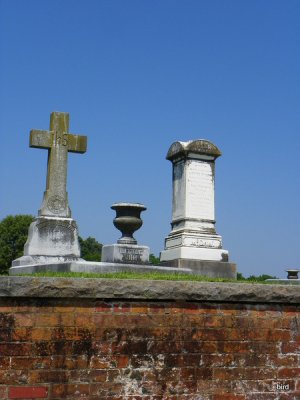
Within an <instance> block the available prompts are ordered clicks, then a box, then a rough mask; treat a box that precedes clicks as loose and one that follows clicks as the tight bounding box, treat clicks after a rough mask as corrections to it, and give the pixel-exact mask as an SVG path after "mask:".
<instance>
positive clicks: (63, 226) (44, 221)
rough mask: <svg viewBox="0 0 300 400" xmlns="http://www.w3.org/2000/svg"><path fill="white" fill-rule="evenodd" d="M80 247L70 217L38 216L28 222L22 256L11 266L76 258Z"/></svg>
mask: <svg viewBox="0 0 300 400" xmlns="http://www.w3.org/2000/svg"><path fill="white" fill-rule="evenodd" d="M79 257H80V247H79V242H78V229H77V224H76V221H74V220H73V219H72V218H52V217H38V218H36V220H35V221H33V222H32V223H31V224H30V227H29V232H28V238H27V241H26V243H25V246H24V256H23V257H20V258H17V259H16V260H14V261H13V262H12V266H13V267H15V266H19V265H28V264H35V263H42V264H45V263H49V262H64V261H71V260H78V259H79Z"/></svg>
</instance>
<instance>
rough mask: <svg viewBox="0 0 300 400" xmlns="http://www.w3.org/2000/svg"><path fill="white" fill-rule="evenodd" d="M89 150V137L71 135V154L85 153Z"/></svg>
mask: <svg viewBox="0 0 300 400" xmlns="http://www.w3.org/2000/svg"><path fill="white" fill-rule="evenodd" d="M86 148H87V137H86V136H82V135H73V134H69V137H68V151H70V152H71V153H85V152H86Z"/></svg>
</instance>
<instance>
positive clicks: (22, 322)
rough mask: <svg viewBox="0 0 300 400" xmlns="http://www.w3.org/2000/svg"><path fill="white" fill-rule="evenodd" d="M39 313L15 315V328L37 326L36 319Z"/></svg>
mask: <svg viewBox="0 0 300 400" xmlns="http://www.w3.org/2000/svg"><path fill="white" fill-rule="evenodd" d="M36 315H37V313H24V314H23V313H20V314H15V315H14V318H15V326H16V327H17V326H20V327H24V326H34V325H35V318H36Z"/></svg>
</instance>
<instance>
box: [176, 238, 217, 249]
mask: <svg viewBox="0 0 300 400" xmlns="http://www.w3.org/2000/svg"><path fill="white" fill-rule="evenodd" d="M183 244H184V246H191V247H206V248H213V249H221V248H222V243H221V241H220V240H213V239H201V238H185V239H184V243H183Z"/></svg>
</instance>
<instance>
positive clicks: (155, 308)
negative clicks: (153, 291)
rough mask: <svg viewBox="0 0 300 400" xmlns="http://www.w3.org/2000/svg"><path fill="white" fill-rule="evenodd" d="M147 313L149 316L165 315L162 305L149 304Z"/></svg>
mask: <svg viewBox="0 0 300 400" xmlns="http://www.w3.org/2000/svg"><path fill="white" fill-rule="evenodd" d="M149 313H150V314H164V313H165V305H164V304H160V303H159V304H155V303H150V304H149Z"/></svg>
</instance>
